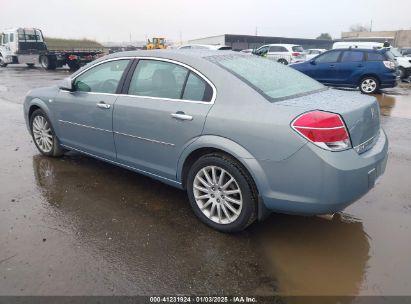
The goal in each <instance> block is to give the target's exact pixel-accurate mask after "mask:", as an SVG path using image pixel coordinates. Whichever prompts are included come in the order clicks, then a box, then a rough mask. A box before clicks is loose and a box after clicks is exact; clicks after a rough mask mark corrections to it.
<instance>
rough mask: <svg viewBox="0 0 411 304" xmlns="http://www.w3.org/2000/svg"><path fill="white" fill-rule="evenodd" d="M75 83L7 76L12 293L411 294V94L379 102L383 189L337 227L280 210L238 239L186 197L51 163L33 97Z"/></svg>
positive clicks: (7, 272)
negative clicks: (31, 127) (39, 137)
mask: <svg viewBox="0 0 411 304" xmlns="http://www.w3.org/2000/svg"><path fill="white" fill-rule="evenodd" d="M69 74H70V72H69V71H68V70H64V69H61V70H57V71H52V72H48V71H44V70H42V69H40V68H34V69H28V68H26V67H25V66H10V67H8V68H2V69H0V106H1V111H0V128H1V132H0V141H1V142H2V149H1V151H0V239H1V240H2V244H1V246H0V274H1V276H0V294H2V295H112V294H115V295H137V294H138V295H156V294H161V295H164V294H185V295H189V294H196V295H202V294H204V295H214V294H217V295H218V294H225V295H236V294H246V295H260V296H264V295H276V294H282V295H307V294H312V295H410V294H411V264H410V262H409V261H410V259H409V256H410V253H411V242H410V239H411V238H410V235H411V186H410V181H411V145H410V138H411V87H410V86H408V85H406V84H403V85H401V87H397V88H395V89H390V90H386V91H384V94H380V95H378V96H377V98H378V101H379V103H380V107H381V113H382V126H383V128H384V129H385V131H386V133H387V135H388V138H389V141H390V152H389V160H388V164H387V169H386V172H385V175H384V176H383V178H382V179H381V181H380V183H379V184H378V185H377V186H376V187H375V188H374V189H373V190H372V191H371V192H369V193H368V194H367V195H366V196H364V197H363V198H362V199H360V200H359V201H357V202H356V203H355V204H353V205H351V206H350V207H349V208H347V209H346V210H344V212H342V213H341V214H338V215H337V216H336V217H335V218H334V219H333V220H332V221H328V220H325V219H321V218H317V217H312V218H303V217H297V216H286V215H279V214H273V215H271V216H270V217H269V218H268V219H267V220H265V221H264V222H260V223H255V224H254V225H252V226H251V227H249V228H248V229H247V230H246V231H244V232H242V233H239V234H233V235H230V234H222V233H219V232H216V231H214V230H212V229H210V228H208V227H206V226H205V225H203V224H201V223H200V222H199V221H198V220H197V219H196V218H195V216H194V214H193V213H192V211H191V209H190V206H189V202H188V199H187V197H186V194H185V193H184V192H182V191H179V190H176V189H174V188H172V187H169V186H166V185H164V184H162V183H160V182H157V181H154V180H152V179H150V178H147V177H144V176H141V175H138V174H135V173H132V172H129V171H127V170H124V169H121V168H118V167H115V166H112V165H110V164H107V163H103V162H101V161H98V160H95V159H92V158H89V157H86V156H82V155H79V154H78V153H74V152H69V153H67V154H66V155H65V156H64V157H63V158H61V159H51V158H47V157H43V156H41V155H40V154H39V152H38V151H37V150H36V148H35V146H34V144H33V142H32V139H31V137H30V136H29V134H28V132H27V129H26V126H25V123H24V118H23V111H22V102H23V98H24V95H25V94H26V93H27V91H28V90H30V89H31V88H35V87H40V86H47V85H53V84H57V83H58V82H59V81H60V80H61V79H63V78H64V77H67V76H68V75H69ZM358 94H360V93H359V92H358Z"/></svg>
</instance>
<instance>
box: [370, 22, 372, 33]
mask: <svg viewBox="0 0 411 304" xmlns="http://www.w3.org/2000/svg"><path fill="white" fill-rule="evenodd" d="M370 32H372V19H371V25H370Z"/></svg>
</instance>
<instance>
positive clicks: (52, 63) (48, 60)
mask: <svg viewBox="0 0 411 304" xmlns="http://www.w3.org/2000/svg"><path fill="white" fill-rule="evenodd" d="M40 64H41V66H42V67H43V68H44V69H46V70H55V69H56V68H57V63H56V59H55V58H54V57H52V56H46V55H42V56H40Z"/></svg>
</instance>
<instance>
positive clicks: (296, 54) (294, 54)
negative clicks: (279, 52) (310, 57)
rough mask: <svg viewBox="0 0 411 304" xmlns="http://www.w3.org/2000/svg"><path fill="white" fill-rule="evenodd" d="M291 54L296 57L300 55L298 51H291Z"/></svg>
mask: <svg viewBox="0 0 411 304" xmlns="http://www.w3.org/2000/svg"><path fill="white" fill-rule="evenodd" d="M291 55H293V56H294V57H298V56H300V53H291Z"/></svg>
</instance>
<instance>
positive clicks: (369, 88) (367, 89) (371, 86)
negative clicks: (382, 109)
mask: <svg viewBox="0 0 411 304" xmlns="http://www.w3.org/2000/svg"><path fill="white" fill-rule="evenodd" d="M367 82H368V85H366V83H367ZM358 85H359V87H360V91H361V93H363V94H375V93H377V92H378V91H379V90H380V82H379V80H378V79H377V78H375V77H372V76H365V77H363V78H362V79H361V80H360V83H359V84H358Z"/></svg>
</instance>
